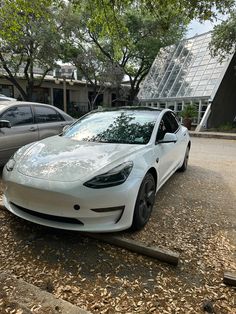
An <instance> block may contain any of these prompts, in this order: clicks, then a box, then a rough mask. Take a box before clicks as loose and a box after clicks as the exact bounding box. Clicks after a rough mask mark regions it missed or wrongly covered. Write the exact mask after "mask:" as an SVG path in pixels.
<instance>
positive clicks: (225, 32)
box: [210, 9, 236, 61]
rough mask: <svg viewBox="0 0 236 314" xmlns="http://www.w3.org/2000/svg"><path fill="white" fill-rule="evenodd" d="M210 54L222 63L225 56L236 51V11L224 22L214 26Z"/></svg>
mask: <svg viewBox="0 0 236 314" xmlns="http://www.w3.org/2000/svg"><path fill="white" fill-rule="evenodd" d="M210 48H211V54H212V55H213V56H214V57H216V56H218V57H219V59H220V60H221V61H222V60H223V59H224V58H225V57H226V56H227V55H229V54H231V53H233V52H235V50H236V9H235V10H234V11H232V12H231V13H230V15H229V17H228V19H227V20H226V21H223V22H222V23H221V24H220V25H217V26H215V28H214V32H213V36H212V41H211V44H210Z"/></svg>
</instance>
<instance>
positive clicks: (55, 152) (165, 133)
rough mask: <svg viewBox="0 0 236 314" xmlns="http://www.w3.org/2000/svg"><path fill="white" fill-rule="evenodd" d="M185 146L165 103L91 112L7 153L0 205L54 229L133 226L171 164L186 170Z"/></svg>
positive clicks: (145, 214) (144, 217)
mask: <svg viewBox="0 0 236 314" xmlns="http://www.w3.org/2000/svg"><path fill="white" fill-rule="evenodd" d="M189 150H190V138H189V134H188V131H187V129H186V128H185V127H183V126H181V125H180V124H179V123H178V121H177V120H176V118H175V114H174V113H173V112H172V111H171V110H169V109H165V110H159V109H155V108H148V107H124V108H117V109H112V110H100V111H99V110H98V111H93V112H91V113H89V114H87V115H85V116H83V117H82V118H81V119H79V120H78V121H77V122H75V123H74V124H73V125H72V126H70V127H68V128H67V129H66V130H65V131H64V132H63V134H61V135H57V136H53V137H50V138H47V139H44V140H41V141H38V142H35V143H31V144H29V145H26V146H24V147H22V148H20V149H19V150H18V151H17V152H16V153H15V155H13V156H12V157H11V159H10V160H9V161H8V163H7V164H6V166H5V168H4V170H3V180H4V183H5V191H4V197H3V200H4V204H5V206H6V208H7V209H8V210H9V211H11V212H12V213H14V214H15V215H17V216H19V217H21V218H24V219H26V220H29V221H32V222H35V223H38V224H42V225H45V226H50V227H55V228H61V229H68V230H78V231H90V232H110V231H119V230H124V229H127V228H130V227H131V228H132V229H133V230H139V229H141V228H142V227H143V226H144V225H145V224H146V223H147V221H148V219H149V218H150V215H151V212H152V208H153V205H154V202H155V194H156V192H157V191H158V190H159V189H160V187H161V186H162V185H163V184H164V183H165V182H166V181H167V180H168V178H169V177H170V176H171V175H172V174H173V173H174V172H175V171H176V170H178V169H179V170H182V171H184V170H186V168H187V162H188V156H189Z"/></svg>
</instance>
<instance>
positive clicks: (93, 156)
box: [17, 136, 143, 182]
mask: <svg viewBox="0 0 236 314" xmlns="http://www.w3.org/2000/svg"><path fill="white" fill-rule="evenodd" d="M140 149H143V146H142V145H131V144H110V143H95V142H77V141H74V140H71V139H69V138H64V137H60V136H53V137H50V138H47V139H45V140H42V141H40V142H37V143H35V144H34V145H32V147H31V148H29V149H28V150H26V152H25V154H23V155H22V156H21V158H20V160H19V162H17V170H18V171H19V172H21V173H22V174H24V175H27V176H31V177H36V178H39V179H45V180H50V181H64V182H65V181H76V180H80V181H84V180H85V179H89V178H91V177H93V176H95V175H97V174H99V173H104V172H106V171H108V170H110V169H111V168H113V166H114V167H115V166H116V165H117V164H119V163H122V162H123V161H124V159H125V158H126V157H128V156H130V154H132V153H134V152H136V151H137V150H140ZM129 160H130V159H129ZM113 164H114V165H113Z"/></svg>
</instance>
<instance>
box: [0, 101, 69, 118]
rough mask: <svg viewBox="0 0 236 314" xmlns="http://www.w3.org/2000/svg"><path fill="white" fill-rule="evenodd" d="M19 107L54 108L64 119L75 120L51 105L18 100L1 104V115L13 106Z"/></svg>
mask: <svg viewBox="0 0 236 314" xmlns="http://www.w3.org/2000/svg"><path fill="white" fill-rule="evenodd" d="M16 105H17V106H19V105H37V106H47V107H50V108H54V109H56V110H57V111H59V112H60V113H61V114H62V115H63V116H64V117H67V118H68V119H72V120H74V119H73V118H72V117H71V116H70V115H69V114H68V113H65V112H64V111H63V110H61V109H59V108H57V107H55V106H53V105H50V104H43V103H38V102H31V101H18V100H13V101H4V102H0V113H1V112H2V111H3V110H5V109H7V108H10V107H13V106H16Z"/></svg>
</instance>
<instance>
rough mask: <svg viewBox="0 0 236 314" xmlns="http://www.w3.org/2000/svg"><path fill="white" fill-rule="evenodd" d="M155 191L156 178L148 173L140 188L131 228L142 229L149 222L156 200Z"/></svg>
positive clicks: (134, 229)
mask: <svg viewBox="0 0 236 314" xmlns="http://www.w3.org/2000/svg"><path fill="white" fill-rule="evenodd" d="M155 192H156V184H155V180H154V178H153V176H152V174H151V173H147V174H146V175H145V177H144V179H143V181H142V183H141V186H140V188H139V192H138V196H137V199H136V203H135V208H134V216H133V223H132V226H131V230H133V231H137V230H140V229H142V228H143V227H144V226H145V225H146V223H147V222H148V220H149V218H150V216H151V213H152V208H153V205H154V202H155Z"/></svg>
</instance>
